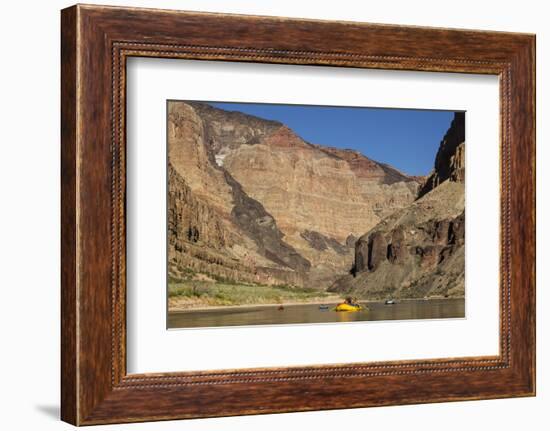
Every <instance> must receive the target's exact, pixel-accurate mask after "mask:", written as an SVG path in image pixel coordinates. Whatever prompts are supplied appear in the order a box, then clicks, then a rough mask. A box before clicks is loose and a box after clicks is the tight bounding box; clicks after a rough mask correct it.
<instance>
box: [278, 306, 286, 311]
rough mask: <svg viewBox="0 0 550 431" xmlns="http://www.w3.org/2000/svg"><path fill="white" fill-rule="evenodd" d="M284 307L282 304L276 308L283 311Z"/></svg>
mask: <svg viewBox="0 0 550 431" xmlns="http://www.w3.org/2000/svg"><path fill="white" fill-rule="evenodd" d="M284 309H285V307H283V306H282V305H279V307H278V308H277V310H279V311H283V310H284Z"/></svg>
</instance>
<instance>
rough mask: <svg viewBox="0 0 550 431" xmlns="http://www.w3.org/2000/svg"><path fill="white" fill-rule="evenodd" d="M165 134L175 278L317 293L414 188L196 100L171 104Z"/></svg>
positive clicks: (366, 163)
mask: <svg viewBox="0 0 550 431" xmlns="http://www.w3.org/2000/svg"><path fill="white" fill-rule="evenodd" d="M168 133H169V136H168V141H169V161H170V164H171V170H170V172H171V173H170V175H169V189H170V193H169V213H168V215H169V225H170V226H171V229H172V231H171V232H174V234H173V235H172V233H171V234H170V235H171V238H172V236H173V237H174V238H175V239H174V240H171V246H170V247H171V248H170V250H169V253H170V255H169V256H170V259H171V266H170V268H171V271H172V274H173V275H174V276H177V275H178V271H179V272H181V270H183V269H184V268H185V267H193V268H195V269H197V270H199V271H202V272H207V273H210V274H216V275H221V276H223V277H225V278H231V279H233V280H257V281H260V282H263V283H292V284H298V285H305V286H310V287H316V288H319V289H326V287H327V286H328V285H330V284H331V283H332V282H333V281H334V280H335V279H336V278H337V277H338V276H339V274H342V273H343V272H345V271H347V270H348V269H349V266H350V262H352V261H353V256H354V243H355V241H356V239H357V238H358V237H359V236H360V235H362V234H363V233H364V232H366V231H368V230H369V229H371V228H372V227H374V226H375V225H376V224H377V223H378V222H379V221H380V220H382V219H384V218H385V217H387V216H388V215H390V214H392V213H393V212H394V211H396V210H398V209H400V208H403V207H404V206H407V205H409V204H410V203H411V202H412V201H413V200H414V199H415V197H416V195H417V192H418V188H419V183H418V180H417V179H416V178H411V177H408V176H406V175H404V174H403V173H401V172H399V171H397V170H396V169H394V168H392V167H390V166H388V165H385V164H381V163H378V162H375V161H372V160H370V159H368V158H367V157H365V156H363V155H361V154H360V153H358V152H355V151H351V150H341V149H336V148H328V147H322V146H319V145H313V144H310V143H308V142H305V141H304V140H303V139H301V138H300V137H299V136H297V135H296V134H295V133H294V132H293V131H292V130H290V129H289V128H287V127H286V126H284V125H283V124H281V123H279V122H276V121H270V120H263V119H260V118H256V117H253V116H250V115H245V114H242V113H240V112H230V111H225V110H220V109H216V108H213V107H211V106H209V105H207V104H202V103H198V102H170V104H169V129H168ZM172 179H173V181H172ZM184 190H185V191H184ZM197 212H199V213H200V214H201V215H200V216H198V215H197ZM182 214H183V215H182ZM195 228H196V229H195ZM195 232H196V233H195ZM178 267H179V269H178ZM229 269H230V270H229Z"/></svg>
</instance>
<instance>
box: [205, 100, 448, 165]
mask: <svg viewBox="0 0 550 431" xmlns="http://www.w3.org/2000/svg"><path fill="white" fill-rule="evenodd" d="M209 103H210V105H212V106H215V107H217V108H221V109H226V110H230V111H240V112H244V113H246V114H251V115H255V116H257V117H261V118H266V119H270V120H278V121H280V122H282V123H284V124H286V125H287V126H288V127H290V128H291V129H292V130H294V132H296V133H297V134H298V135H299V136H301V137H302V138H303V139H304V140H306V141H308V142H311V143H313V144H321V145H327V146H331V147H337V148H351V149H354V150H358V151H360V152H361V153H363V154H364V155H365V156H367V157H369V158H371V159H373V160H376V161H379V162H384V163H388V164H390V165H392V166H394V167H396V168H397V169H399V170H401V171H402V172H404V173H407V174H409V175H426V174H427V173H429V172H430V171H431V169H432V168H433V164H434V159H435V154H436V152H437V149H438V148H439V143H440V142H441V139H442V138H443V135H444V134H445V132H446V131H447V129H448V128H449V125H450V124H451V120H452V119H453V115H454V112H452V111H429V110H416V109H382V108H346V107H329V106H306V105H275V104H263V103H220V102H217V103H211V102H209Z"/></svg>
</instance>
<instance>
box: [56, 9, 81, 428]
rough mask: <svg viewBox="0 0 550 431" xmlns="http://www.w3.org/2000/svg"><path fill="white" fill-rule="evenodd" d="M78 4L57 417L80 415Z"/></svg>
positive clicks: (73, 28) (71, 50) (70, 77)
mask: <svg viewBox="0 0 550 431" xmlns="http://www.w3.org/2000/svg"><path fill="white" fill-rule="evenodd" d="M78 28H79V26H78V6H72V7H70V8H66V9H63V10H62V11H61V125H60V126H61V315H62V319H61V370H60V371H61V373H60V374H61V412H60V416H61V420H63V421H65V422H68V423H70V424H72V425H78V423H79V422H80V421H79V408H78V407H79V406H78V404H79V403H78V398H79V395H78V394H79V390H78V389H79V388H78V384H79V383H78V382H79V378H78V323H77V322H78V294H77V289H78V282H77V280H78V276H77V214H78V209H77V205H78V185H77V176H78V174H77V157H78V155H77V136H78V135H77V133H78V132H77V129H78V126H77V122H78V114H77V111H78V108H77V104H78V82H77V80H78V61H79V60H78Z"/></svg>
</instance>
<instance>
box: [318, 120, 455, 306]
mask: <svg viewBox="0 0 550 431" xmlns="http://www.w3.org/2000/svg"><path fill="white" fill-rule="evenodd" d="M464 172H465V171H464V114H463V113H457V114H455V118H454V120H453V122H452V123H451V126H450V128H449V130H448V132H447V133H446V135H445V137H444V138H443V140H442V142H441V144H440V147H439V151H438V153H437V156H436V160H435V166H434V170H433V172H432V173H431V174H430V175H429V176H428V178H427V179H426V182H425V183H424V184H423V185H422V187H421V188H420V191H419V197H418V199H417V200H415V202H413V203H412V204H410V205H409V206H407V207H405V208H402V209H400V210H398V211H396V212H394V213H393V214H392V215H390V216H389V217H387V218H385V219H384V220H382V221H381V222H380V223H378V224H377V225H376V226H375V227H373V228H372V229H370V230H369V231H367V233H365V234H364V235H362V236H361V237H360V238H359V239H358V240H357V242H356V243H355V259H354V265H353V266H352V268H351V270H350V273H349V274H346V275H344V276H343V277H341V278H339V279H338V280H337V281H336V282H335V283H334V284H333V285H332V286H331V287H330V289H329V290H330V291H333V292H339V293H342V294H351V295H354V296H358V297H361V298H365V299H387V298H423V297H447V296H448V297H462V296H464V237H465V220H464V214H465V211H464V209H465V205H464Z"/></svg>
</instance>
